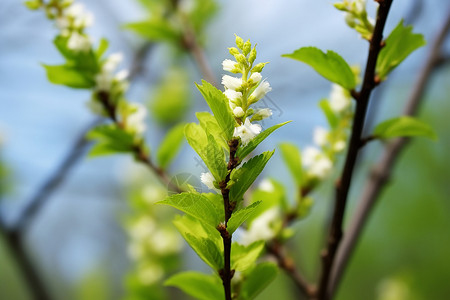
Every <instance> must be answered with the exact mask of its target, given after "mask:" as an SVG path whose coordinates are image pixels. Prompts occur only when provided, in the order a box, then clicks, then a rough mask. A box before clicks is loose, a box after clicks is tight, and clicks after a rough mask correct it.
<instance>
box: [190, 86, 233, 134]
mask: <svg viewBox="0 0 450 300" xmlns="http://www.w3.org/2000/svg"><path fill="white" fill-rule="evenodd" d="M196 85H197V88H198V89H199V90H200V92H201V93H202V95H203V97H204V98H205V100H206V102H207V103H208V106H209V108H210V109H211V111H212V112H213V114H214V117H215V118H216V120H217V124H219V126H220V128H221V129H222V134H221V135H222V136H223V137H224V138H225V140H227V141H230V140H231V139H232V137H233V132H234V125H235V123H236V121H235V120H234V117H233V114H232V112H231V108H230V105H229V104H228V99H227V97H226V96H225V95H224V94H223V93H222V92H221V91H219V90H218V89H217V88H215V87H214V86H213V85H211V84H210V83H209V82H207V81H204V80H202V85H198V84H196Z"/></svg>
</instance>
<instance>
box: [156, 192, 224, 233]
mask: <svg viewBox="0 0 450 300" xmlns="http://www.w3.org/2000/svg"><path fill="white" fill-rule="evenodd" d="M157 203H158V204H165V205H170V206H172V207H175V208H176V209H178V210H181V211H183V212H185V213H187V214H189V215H191V216H192V217H194V218H197V219H199V220H200V221H202V222H204V223H205V224H208V225H210V226H212V227H213V228H216V227H217V225H219V223H220V222H221V220H220V213H219V212H218V211H217V209H216V208H217V206H216V205H214V204H213V203H211V200H210V199H209V198H207V197H205V196H203V195H201V194H196V193H181V194H174V195H171V196H169V197H167V198H166V199H165V200H163V201H159V202H157Z"/></svg>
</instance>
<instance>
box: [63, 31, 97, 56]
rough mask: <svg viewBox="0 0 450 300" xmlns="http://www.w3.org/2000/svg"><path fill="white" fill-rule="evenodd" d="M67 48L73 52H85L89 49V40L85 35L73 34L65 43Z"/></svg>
mask: <svg viewBox="0 0 450 300" xmlns="http://www.w3.org/2000/svg"><path fill="white" fill-rule="evenodd" d="M67 48H69V49H71V50H73V51H79V52H87V51H89V50H90V49H91V40H90V39H89V37H87V36H85V35H82V34H79V33H78V32H73V33H72V34H71V35H70V38H69V40H68V41H67Z"/></svg>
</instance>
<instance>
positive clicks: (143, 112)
mask: <svg viewBox="0 0 450 300" xmlns="http://www.w3.org/2000/svg"><path fill="white" fill-rule="evenodd" d="M132 105H133V108H135V111H134V112H133V113H131V114H130V115H128V116H127V120H126V128H127V129H128V130H130V131H132V132H134V133H136V134H142V133H144V132H145V130H146V128H147V126H146V125H145V118H146V117H147V109H146V108H145V106H144V105H142V104H140V103H134V104H132Z"/></svg>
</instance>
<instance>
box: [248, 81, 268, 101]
mask: <svg viewBox="0 0 450 300" xmlns="http://www.w3.org/2000/svg"><path fill="white" fill-rule="evenodd" d="M271 90H272V87H271V86H270V84H269V83H268V82H267V81H265V80H264V81H263V82H261V83H260V84H259V85H258V86H257V87H256V89H255V90H254V91H253V93H252V94H251V95H250V98H249V102H250V103H255V102H257V101H258V100H260V99H262V98H264V96H265V95H266V94H267V93H268V92H270V91H271Z"/></svg>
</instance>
